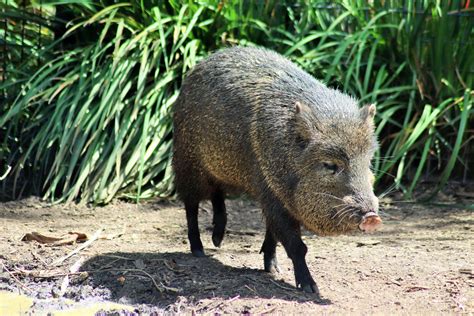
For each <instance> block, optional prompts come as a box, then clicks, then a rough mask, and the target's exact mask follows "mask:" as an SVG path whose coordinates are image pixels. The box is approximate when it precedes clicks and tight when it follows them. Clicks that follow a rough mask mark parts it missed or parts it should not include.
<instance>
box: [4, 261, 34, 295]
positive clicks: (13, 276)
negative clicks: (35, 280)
mask: <svg viewBox="0 0 474 316" xmlns="http://www.w3.org/2000/svg"><path fill="white" fill-rule="evenodd" d="M0 263H1V264H2V267H3V270H5V271H7V273H8V274H9V275H10V276H11V277H12V278H13V279H14V280H15V281H16V282H17V283H18V284H19V285H20V286H21V288H22V289H24V290H27V291H28V292H33V290H31V289H30V288H29V287H27V286H26V285H24V284H23V283H22V282H21V281H20V280H19V279H18V278H17V277H16V276H15V275H14V274H13V273H12V272H11V271H10V270H8V269H7V267H6V266H5V264H4V263H3V260H0Z"/></svg>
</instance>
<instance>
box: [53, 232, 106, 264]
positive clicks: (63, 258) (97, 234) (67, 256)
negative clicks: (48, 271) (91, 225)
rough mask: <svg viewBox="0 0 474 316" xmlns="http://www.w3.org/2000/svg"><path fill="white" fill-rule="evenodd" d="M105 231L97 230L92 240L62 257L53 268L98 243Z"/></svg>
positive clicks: (55, 262)
mask: <svg viewBox="0 0 474 316" xmlns="http://www.w3.org/2000/svg"><path fill="white" fill-rule="evenodd" d="M103 231H104V229H103V228H101V229H99V230H97V231H96V232H95V233H94V235H93V236H92V237H91V239H89V240H88V241H86V242H85V243H83V244H82V245H80V246H79V247H77V248H76V249H74V250H73V251H71V252H70V253H69V254H67V255H65V256H64V257H61V258H59V259H58V260H56V261H54V262H53V263H52V264H51V265H53V266H57V265H60V264H61V263H63V262H64V261H65V260H67V259H68V258H70V257H72V256H74V255H75V254H77V253H79V252H80V251H82V250H83V249H85V248H87V247H89V246H90V245H91V244H92V243H93V242H94V241H96V240H97V239H98V238H99V236H100V234H101V233H102V232H103Z"/></svg>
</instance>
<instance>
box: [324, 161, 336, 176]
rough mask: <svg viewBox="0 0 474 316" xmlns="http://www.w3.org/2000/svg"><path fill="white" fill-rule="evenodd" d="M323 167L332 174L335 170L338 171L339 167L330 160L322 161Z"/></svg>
mask: <svg viewBox="0 0 474 316" xmlns="http://www.w3.org/2000/svg"><path fill="white" fill-rule="evenodd" d="M323 167H324V168H325V169H327V170H329V171H331V173H332V174H336V172H338V171H339V167H338V166H337V165H336V164H335V163H332V162H323Z"/></svg>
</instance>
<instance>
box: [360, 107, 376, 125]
mask: <svg viewBox="0 0 474 316" xmlns="http://www.w3.org/2000/svg"><path fill="white" fill-rule="evenodd" d="M375 111H376V109H375V104H373V103H372V104H369V105H366V106H364V107H363V108H362V109H360V117H361V118H362V120H363V121H370V122H372V121H373V119H374V116H375Z"/></svg>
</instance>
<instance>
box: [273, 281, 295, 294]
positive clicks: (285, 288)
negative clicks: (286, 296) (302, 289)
mask: <svg viewBox="0 0 474 316" xmlns="http://www.w3.org/2000/svg"><path fill="white" fill-rule="evenodd" d="M270 282H272V283H273V284H275V285H276V286H278V287H279V288H282V289H284V290H287V291H294V290H295V289H292V288H290V287H287V286H283V285H280V284H278V283H277V282H275V281H273V280H272V279H270Z"/></svg>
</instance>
